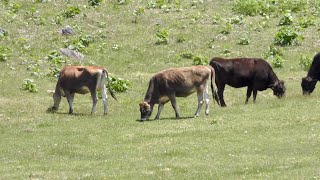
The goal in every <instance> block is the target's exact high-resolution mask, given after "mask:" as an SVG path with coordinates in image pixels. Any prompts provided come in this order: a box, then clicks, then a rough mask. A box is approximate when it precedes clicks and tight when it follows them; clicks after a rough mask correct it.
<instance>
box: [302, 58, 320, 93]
mask: <svg viewBox="0 0 320 180" xmlns="http://www.w3.org/2000/svg"><path fill="white" fill-rule="evenodd" d="M319 80H320V53H318V54H316V55H315V56H314V58H313V61H312V64H311V67H310V69H309V71H308V74H307V76H306V77H304V78H302V82H301V87H302V93H303V94H304V95H306V94H311V93H312V92H313V90H314V88H315V87H316V84H317V82H318V81H319Z"/></svg>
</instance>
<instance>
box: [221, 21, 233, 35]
mask: <svg viewBox="0 0 320 180" xmlns="http://www.w3.org/2000/svg"><path fill="white" fill-rule="evenodd" d="M231 31H232V25H231V23H229V22H227V23H226V25H225V26H224V27H223V28H222V30H220V34H230V33H231Z"/></svg>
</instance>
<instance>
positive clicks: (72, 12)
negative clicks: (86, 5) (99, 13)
mask: <svg viewBox="0 0 320 180" xmlns="http://www.w3.org/2000/svg"><path fill="white" fill-rule="evenodd" d="M80 12H81V10H80V8H78V7H75V6H70V7H68V8H67V9H66V10H65V11H64V12H63V13H62V16H63V17H65V18H73V17H75V16H76V15H78V14H80Z"/></svg>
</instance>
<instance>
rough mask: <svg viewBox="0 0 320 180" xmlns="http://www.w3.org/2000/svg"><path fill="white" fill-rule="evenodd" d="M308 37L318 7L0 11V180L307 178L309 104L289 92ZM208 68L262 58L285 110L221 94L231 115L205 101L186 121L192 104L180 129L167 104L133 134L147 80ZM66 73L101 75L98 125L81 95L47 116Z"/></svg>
mask: <svg viewBox="0 0 320 180" xmlns="http://www.w3.org/2000/svg"><path fill="white" fill-rule="evenodd" d="M66 26H70V27H71V28H72V29H73V31H74V33H75V34H74V35H63V34H62V30H63V29H64V28H66ZM319 37H320V1H318V0H310V1H305V0H235V1H231V0H224V1H221V0H194V1H187V0H29V1H25V0H0V67H1V71H0V84H1V89H0V139H1V146H0V159H1V163H0V179H27V178H30V179H67V178H68V179H69V178H70V179H75V178H82V179H111V178H116V179H139V178H143V179H149V178H150V179H246V178H249V179H313V178H314V179H318V178H320V169H319V167H320V123H319V117H320V111H319V110H318V108H319V107H318V106H319V103H320V97H319V96H320V95H319V93H320V92H319V88H316V89H315V91H314V92H313V94H312V95H310V96H302V90H301V86H300V83H301V78H302V77H303V76H305V75H306V73H307V70H308V68H309V66H310V62H311V60H312V57H313V56H314V55H315V54H316V53H317V52H319V47H320V39H319ZM61 48H68V49H71V50H75V51H76V52H77V53H81V54H82V55H83V58H79V59H77V58H72V57H66V56H64V55H63V54H61V52H60V49H61ZM215 56H219V57H257V58H263V59H266V60H267V61H268V62H269V63H270V64H271V65H272V66H273V67H274V71H275V72H276V74H277V75H278V77H279V79H282V80H284V81H285V82H286V84H285V85H286V87H287V93H286V97H285V98H283V99H277V98H276V97H275V96H273V94H272V91H271V90H270V89H269V90H266V91H263V92H258V96H257V102H256V103H255V104H253V103H252V99H250V101H249V103H248V104H247V105H245V104H244V102H245V93H246V89H245V88H241V89H235V88H231V87H226V91H225V101H226V104H227V105H228V107H227V108H220V107H219V106H218V105H217V104H216V103H214V102H213V101H211V104H210V114H209V116H205V115H204V109H202V111H201V115H200V117H198V118H190V117H192V116H193V113H194V112H195V110H196V108H197V98H196V95H191V96H190V97H188V98H178V99H177V104H178V107H179V109H180V115H181V116H182V118H181V119H179V120H176V119H175V118H174V117H175V116H174V111H173V109H172V107H171V105H170V104H167V105H166V106H165V108H164V110H163V112H162V114H161V118H160V120H157V121H153V120H149V121H146V122H144V123H141V122H139V121H138V119H139V118H140V112H139V106H138V104H139V102H141V101H142V100H143V98H144V94H145V92H146V90H147V87H148V82H149V79H150V77H151V76H152V75H153V74H154V73H156V72H158V71H161V70H164V69H167V68H170V67H181V66H191V65H199V64H204V65H206V64H208V62H209V61H210V59H211V58H212V57H215ZM68 64H72V65H98V66H103V67H106V68H107V69H108V71H109V72H110V74H111V76H112V82H113V83H112V87H113V88H114V89H116V90H117V92H118V93H116V96H117V98H118V101H114V100H113V99H112V98H109V101H108V103H109V114H108V115H107V116H103V115H102V114H103V105H102V102H101V101H99V102H98V105H97V112H96V113H95V114H93V115H91V114H90V110H91V105H92V104H91V98H90V96H89V95H85V96H82V95H76V96H75V100H74V106H75V107H74V114H73V115H69V114H67V113H68V104H67V101H66V100H65V99H62V103H61V106H60V109H59V110H58V112H57V113H48V112H47V111H46V110H47V109H48V108H49V107H50V106H52V104H53V100H52V91H53V90H54V88H55V83H56V81H57V74H58V72H59V70H60V69H61V68H62V67H63V66H65V65H68ZM109 97H110V95H109ZM155 114H156V112H153V115H152V117H151V118H154V116H155Z"/></svg>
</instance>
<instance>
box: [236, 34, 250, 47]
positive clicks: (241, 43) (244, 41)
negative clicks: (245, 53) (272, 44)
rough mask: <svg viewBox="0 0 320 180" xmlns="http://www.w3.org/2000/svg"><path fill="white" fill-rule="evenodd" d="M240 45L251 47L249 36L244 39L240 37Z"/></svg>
mask: <svg viewBox="0 0 320 180" xmlns="http://www.w3.org/2000/svg"><path fill="white" fill-rule="evenodd" d="M238 44H240V45H249V38H248V35H245V36H243V37H239V42H238Z"/></svg>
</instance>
